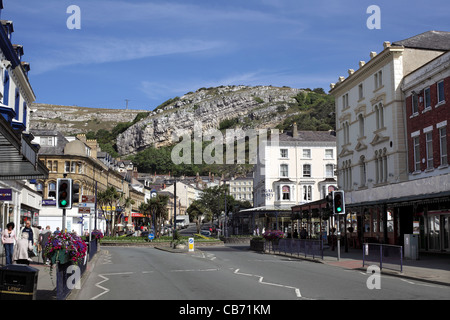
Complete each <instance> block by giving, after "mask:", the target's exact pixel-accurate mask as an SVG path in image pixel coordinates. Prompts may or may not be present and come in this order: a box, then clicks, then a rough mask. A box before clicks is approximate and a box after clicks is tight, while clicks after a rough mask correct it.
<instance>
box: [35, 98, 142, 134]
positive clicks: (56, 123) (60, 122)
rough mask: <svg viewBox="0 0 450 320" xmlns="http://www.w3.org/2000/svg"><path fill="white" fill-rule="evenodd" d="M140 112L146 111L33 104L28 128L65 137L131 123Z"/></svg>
mask: <svg viewBox="0 0 450 320" xmlns="http://www.w3.org/2000/svg"><path fill="white" fill-rule="evenodd" d="M141 112H148V111H143V110H130V109H128V110H124V109H96V108H86V107H77V106H59V105H52V104H43V103H34V104H33V105H32V106H31V120H30V128H31V130H33V129H46V130H58V131H61V132H63V133H64V134H67V135H73V134H77V133H87V132H89V131H97V130H99V129H105V130H111V129H112V128H114V126H116V125H117V124H118V123H122V122H129V121H133V119H135V117H136V115H137V114H139V113H141Z"/></svg>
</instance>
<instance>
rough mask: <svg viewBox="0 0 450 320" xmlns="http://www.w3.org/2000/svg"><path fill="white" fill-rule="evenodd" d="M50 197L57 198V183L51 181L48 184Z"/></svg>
mask: <svg viewBox="0 0 450 320" xmlns="http://www.w3.org/2000/svg"><path fill="white" fill-rule="evenodd" d="M48 198H56V183H55V182H50V183H49V184H48Z"/></svg>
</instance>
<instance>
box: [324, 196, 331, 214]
mask: <svg viewBox="0 0 450 320" xmlns="http://www.w3.org/2000/svg"><path fill="white" fill-rule="evenodd" d="M325 200H326V201H327V207H326V209H327V211H329V212H331V211H332V210H333V195H332V193H331V192H330V193H329V194H327V195H326V197H325Z"/></svg>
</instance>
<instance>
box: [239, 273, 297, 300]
mask: <svg viewBox="0 0 450 320" xmlns="http://www.w3.org/2000/svg"><path fill="white" fill-rule="evenodd" d="M234 274H239V275H243V276H248V277H259V280H258V282H259V283H261V284H266V285H269V286H275V287H282V288H287V289H294V291H295V295H296V296H297V297H298V298H301V297H302V294H301V293H300V289H299V288H295V287H291V286H285V285H283V284H278V283H271V282H265V281H263V279H264V277H263V276H259V275H256V274H249V273H242V272H239V269H236V270H235V271H234Z"/></svg>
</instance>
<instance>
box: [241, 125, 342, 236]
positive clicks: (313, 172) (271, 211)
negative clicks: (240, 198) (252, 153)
mask: <svg viewBox="0 0 450 320" xmlns="http://www.w3.org/2000/svg"><path fill="white" fill-rule="evenodd" d="M260 148H262V150H260V151H258V161H257V165H256V166H255V171H254V180H253V187H254V208H253V209H248V210H242V211H241V214H244V213H246V214H247V215H248V214H250V215H252V219H254V220H255V221H254V223H255V225H254V226H253V227H254V228H257V229H258V230H263V229H278V230H283V231H288V230H287V229H288V228H290V227H292V225H291V221H292V220H291V213H292V212H291V207H292V206H295V205H299V204H304V203H308V202H312V201H315V200H319V199H322V198H324V197H325V196H326V195H327V194H328V192H329V189H330V187H335V186H336V176H335V169H336V159H337V154H336V137H335V136H334V132H331V131H325V132H322V131H298V130H297V125H296V124H294V126H293V130H292V132H286V133H280V134H279V135H278V141H275V140H273V139H272V140H270V141H267V143H264V144H262V145H260Z"/></svg>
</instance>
